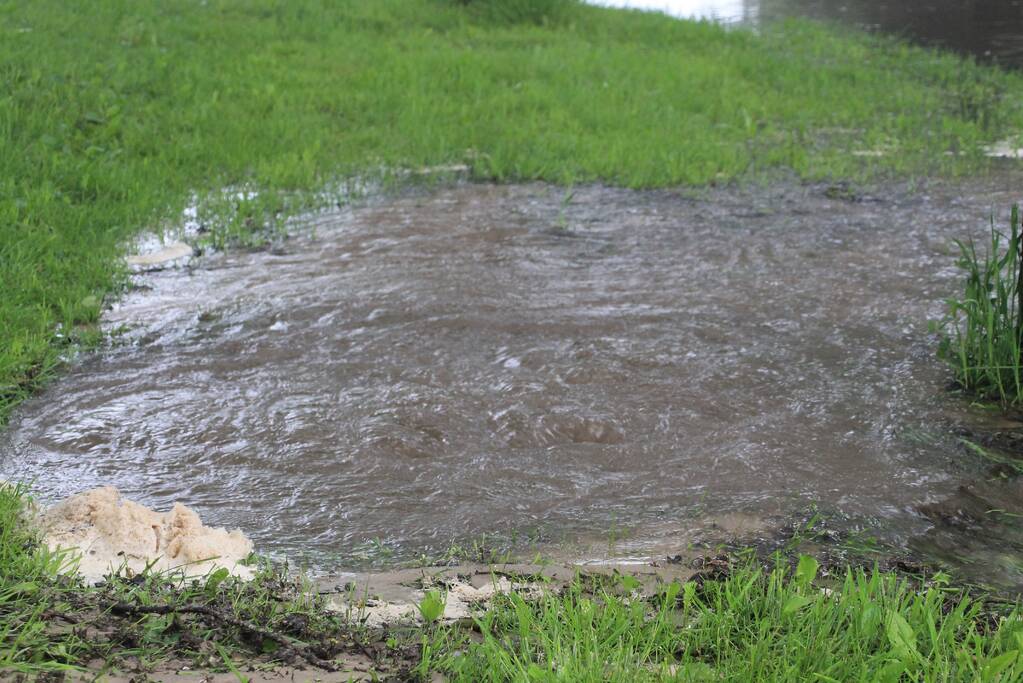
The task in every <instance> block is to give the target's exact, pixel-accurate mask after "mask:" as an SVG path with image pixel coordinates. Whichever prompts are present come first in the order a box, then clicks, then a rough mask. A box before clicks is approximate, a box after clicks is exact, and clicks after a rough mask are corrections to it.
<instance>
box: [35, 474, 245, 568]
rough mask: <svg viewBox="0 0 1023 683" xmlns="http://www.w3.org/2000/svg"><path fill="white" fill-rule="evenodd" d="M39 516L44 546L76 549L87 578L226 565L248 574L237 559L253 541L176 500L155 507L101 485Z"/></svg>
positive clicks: (239, 558)
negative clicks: (163, 509)
mask: <svg viewBox="0 0 1023 683" xmlns="http://www.w3.org/2000/svg"><path fill="white" fill-rule="evenodd" d="M39 522H40V526H41V528H42V531H43V533H44V537H43V542H44V543H45V544H46V545H47V546H48V547H50V548H51V549H53V550H57V549H61V548H63V549H72V548H73V549H77V550H78V552H79V553H80V560H79V562H78V566H77V570H78V572H79V573H80V574H81V575H82V576H83V577H84V578H85V579H86V580H88V581H98V580H100V579H102V578H103V577H104V576H105V575H107V574H110V573H111V572H114V573H118V572H121V571H127V572H130V573H132V574H138V573H141V572H143V571H145V570H146V569H147V568H149V569H150V570H154V571H164V570H170V569H180V570H183V571H184V572H185V573H187V574H188V575H192V576H201V575H204V574H207V573H209V572H210V571H212V570H214V569H216V568H218V567H225V568H227V569H228V570H229V571H231V572H232V573H234V574H235V575H236V576H240V577H243V578H247V577H249V576H251V570H250V569H249V568H248V567H245V566H243V565H241V564H239V563H240V562H241V561H242V560H244V559H245V558H247V557H248V556H249V555H250V554H251V553H252V541H250V540H249V539H248V538H247V537H246V536H245V534H243V533H242V532H241V531H240V530H235V531H227V530H226V529H222V528H214V527H208V526H205V525H203V523H202V521H201V520H200V519H199V515H197V514H196V513H195V511H193V510H191V509H190V508H188V507H186V506H184V505H181V504H180V503H176V504H175V505H174V507H173V508H172V509H171V510H170V511H169V512H166V513H160V512H155V511H153V510H150V509H149V508H147V507H145V506H142V505H139V504H138V503H135V502H133V501H130V500H124V499H122V498H121V494H120V493H119V492H118V491H117V489H116V488H113V487H110V486H105V487H101V488H97V489H92V490H90V491H86V492H84V493H79V494H77V495H74V496H71V497H70V498H68V499H67V500H64V501H62V502H60V503H58V504H56V505H54V506H53V507H51V508H49V509H48V510H46V511H45V512H43V513H42V514H41V515H40V519H39Z"/></svg>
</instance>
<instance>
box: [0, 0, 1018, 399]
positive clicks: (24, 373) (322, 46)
mask: <svg viewBox="0 0 1023 683" xmlns="http://www.w3.org/2000/svg"><path fill="white" fill-rule="evenodd" d="M488 8H489V9H488ZM496 8H504V9H502V10H501V11H502V12H505V11H506V10H507V9H508V8H517V9H515V14H514V16H512V15H508V16H504V15H500V13H499V14H494V12H496V11H497V10H496ZM537 12H539V14H537ZM484 15H486V17H484ZM481 17H482V18H481ZM487 17H489V18H487ZM530 17H533V19H530ZM537 17H539V20H536V18H537ZM551 17H556V18H557V20H556V21H552V20H550V18H551ZM484 19H486V20H484ZM1021 99H1023V77H1021V76H1020V75H1017V74H1010V73H1006V72H1002V71H999V70H996V69H993V68H989V67H984V66H979V65H977V64H975V63H973V62H971V61H968V60H964V59H961V58H959V57H956V56H952V55H948V54H942V53H937V52H932V51H927V50H923V49H918V48H913V47H909V46H907V45H905V44H902V43H899V42H896V41H893V40H887V39H883V38H879V37H868V36H865V35H860V34H853V33H849V34H846V33H841V32H838V31H836V30H832V29H828V28H824V27H821V26H818V25H815V24H812V23H807V22H790V23H786V24H782V25H779V26H777V27H774V28H770V29H766V30H764V31H763V32H762V33H761V34H754V33H751V32H746V31H738V30H735V31H730V30H726V29H724V28H721V27H719V26H715V25H713V24H709V23H699V22H689V21H678V20H674V19H670V18H668V17H665V16H660V15H652V14H643V13H637V12H626V11H620V10H609V9H603V8H597V7H589V6H584V5H582V4H580V3H574V2H558V1H557V0H547V1H546V2H544V1H541V0H516V2H514V3H506V2H500V3H498V2H491V1H490V0H472V1H471V2H468V3H459V2H451V1H449V0H375V1H374V2H355V1H351V0H349V1H347V2H327V1H325V0H296V1H295V2H288V3H281V2H277V1H276V0H210V1H209V2H195V1H194V0H167V1H165V2H159V3H157V2H129V1H128V0H96V1H95V2H90V3H84V4H83V3H67V2H58V1H57V0H35V1H34V2H30V3H26V2H18V1H16V0H0V419H2V418H3V416H4V415H6V414H7V413H8V411H9V409H10V407H11V406H12V405H14V404H15V403H16V402H17V401H19V400H21V399H22V398H23V397H24V396H25V395H26V394H27V393H28V392H29V391H31V390H32V389H33V388H34V387H36V386H38V385H39V384H40V382H41V381H43V380H44V379H45V378H46V377H47V376H48V375H49V374H50V373H51V372H52V371H53V369H54V368H55V367H57V365H59V363H60V362H61V360H62V358H64V357H65V356H66V354H67V353H68V352H69V351H70V350H71V349H73V348H74V347H75V346H76V345H78V344H82V343H85V344H88V343H91V342H94V341H95V340H96V339H97V335H96V333H95V323H96V322H97V320H98V317H99V313H100V310H101V308H102V306H103V304H104V301H105V300H106V299H107V297H108V296H109V295H110V294H111V293H112V292H114V291H116V289H117V287H118V286H119V285H120V283H122V282H123V277H122V274H123V273H122V271H121V269H120V267H119V266H118V265H117V257H118V255H119V254H120V252H121V249H122V245H123V243H124V242H125V240H127V239H129V238H130V237H132V236H133V235H135V234H137V233H138V232H139V231H140V230H143V229H154V230H160V229H162V228H163V227H165V226H169V225H173V224H175V223H177V222H179V221H180V216H181V211H182V209H183V207H185V205H186V204H188V203H189V202H192V201H194V202H196V203H198V204H199V205H200V206H202V207H204V210H203V212H202V213H203V216H202V220H203V223H204V227H205V228H206V229H208V230H209V236H210V239H211V241H212V242H213V243H214V244H217V245H223V244H226V243H228V242H231V241H233V240H239V239H241V240H246V241H252V240H253V235H256V236H258V235H260V234H263V231H264V230H266V229H267V228H268V227H269V229H270V230H271V231H272V230H273V229H275V228H277V229H279V226H280V225H281V223H280V222H281V221H282V220H283V219H284V218H285V217H286V216H287V215H289V214H294V213H295V212H297V211H301V210H303V209H305V208H308V207H310V206H312V205H318V204H322V203H324V202H329V201H337V200H339V198H341V197H342V196H343V195H344V193H343V192H341V191H340V190H339V187H338V186H339V181H340V180H343V179H350V178H355V177H359V178H364V179H365V178H373V177H377V176H380V175H383V174H385V173H386V170H387V169H400V168H418V167H421V166H429V165H438V164H452V163H462V162H464V163H468V164H469V165H470V166H471V173H472V176H473V177H474V178H476V179H492V180H530V179H543V180H547V181H552V182H555V183H563V184H566V185H570V184H572V183H576V182H586V181H603V182H608V183H613V184H617V185H623V186H629V187H655V186H670V185H679V184H706V183H721V182H729V181H732V180H735V179H742V178H757V177H762V176H763V175H764V174H770V173H773V172H776V171H778V170H781V169H785V171H786V173H794V174H795V175H796V176H798V177H802V178H823V177H832V178H838V177H842V178H856V177H867V176H872V175H873V176H876V175H877V174H884V173H898V174H916V173H931V172H939V173H957V172H962V171H972V170H976V169H977V168H980V167H982V165H983V163H984V160H983V158H982V155H981V152H980V148H981V146H982V145H983V144H985V143H990V142H993V141H996V140H999V139H1001V138H1004V137H1006V136H1009V135H1013V134H1016V133H1018V132H1020V131H1023V107H1021ZM875 152H884V154H881V155H880V156H872V155H873V154H874V153H875ZM857 153H866V155H859V156H858V155H857ZM948 153H951V154H948ZM225 189H229V190H231V191H232V192H237V191H242V192H246V191H247V192H250V193H251V192H258V194H255V195H253V194H241V195H237V194H231V193H230V192H229V193H227V194H225V192H224V190H225Z"/></svg>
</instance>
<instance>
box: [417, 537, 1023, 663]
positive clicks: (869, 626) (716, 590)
mask: <svg viewBox="0 0 1023 683" xmlns="http://www.w3.org/2000/svg"><path fill="white" fill-rule="evenodd" d="M816 572H817V563H816V561H815V560H813V559H812V558H810V557H804V558H802V559H801V561H800V563H799V566H798V568H797V569H796V571H795V572H790V571H789V569H788V568H787V566H785V565H779V566H778V567H777V568H775V569H773V570H771V571H765V570H764V569H762V568H760V567H759V566H757V565H748V566H745V567H741V568H739V569H737V570H735V571H733V572H732V573H731V574H730V575H729V576H727V577H725V578H721V579H717V580H708V581H705V582H704V583H703V584H702V585H701V584H699V583H697V582H689V583H685V584H678V583H672V584H668V585H666V586H664V587H663V588H661V589H660V591H659V592H658V593H657V594H655V595H654V596H653V598H652V599H642V598H640V597H637V596H636V595H633V594H631V592H630V588H631V586H630V583H629V580H630V577H621V578H620V579H619V581H618V582H609V583H606V584H604V585H598V586H597V587H596V588H594V587H593V586H591V585H589V584H587V583H584V582H581V581H579V582H576V583H575V584H572V585H571V586H569V587H568V589H567V590H565V591H563V592H554V591H548V592H546V593H545V594H544V595H543V597H542V598H540V599H539V600H527V599H524V598H523V597H522V596H519V595H516V594H512V595H509V596H507V597H506V598H504V599H502V600H501V602H500V603H499V604H497V605H496V606H494V607H493V608H492V609H491V610H490V611H488V612H487V613H486V614H485V615H484V616H482V617H481V618H479V619H477V620H476V622H475V627H474V630H476V631H478V635H477V634H474V633H471V632H467V631H459V630H434V631H433V632H432V633H431V635H429V636H427V637H425V638H424V644H423V652H424V657H423V659H422V661H421V663H420V671H421V672H424V673H425V672H429V671H434V670H439V671H442V672H443V673H445V674H446V675H448V676H449V677H450V680H453V681H537V682H539V681H573V682H579V681H594V682H595V683H596V682H598V681H622V682H625V681H821V682H836V681H842V682H846V681H890V682H892V683H894V682H896V681H1005V682H1007V681H1017V680H1020V678H1021V677H1023V620H1021V619H1023V615H1021V613H1020V611H1019V609H1018V607H1016V608H1015V609H1005V610H1004V611H1003V612H1002V613H1000V614H999V613H997V612H991V611H990V608H989V607H987V606H985V605H984V604H983V603H982V602H981V601H978V600H974V599H971V598H970V597H969V596H967V595H966V594H965V593H964V592H963V591H961V590H959V589H955V588H950V587H948V586H947V585H946V583H945V581H946V579H945V578H944V577H941V576H938V577H936V580H934V581H932V582H930V583H928V584H924V585H921V584H918V583H915V582H911V581H908V580H904V579H900V578H898V577H896V576H893V575H886V574H882V573H879V572H877V571H876V570H875V571H872V572H871V571H862V570H855V571H854V570H849V571H847V572H846V573H845V575H844V576H840V577H837V578H831V579H828V580H825V581H823V582H817V581H815V580H814V579H815V578H816V577H815V574H816ZM631 582H632V585H634V584H636V583H638V582H636V580H635V579H631Z"/></svg>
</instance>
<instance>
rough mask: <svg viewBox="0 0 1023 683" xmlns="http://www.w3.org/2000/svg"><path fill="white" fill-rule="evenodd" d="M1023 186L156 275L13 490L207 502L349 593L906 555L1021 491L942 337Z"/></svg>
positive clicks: (595, 226)
mask: <svg viewBox="0 0 1023 683" xmlns="http://www.w3.org/2000/svg"><path fill="white" fill-rule="evenodd" d="M1019 186H1020V184H1019V182H1018V178H1016V177H1013V178H1004V177H1003V178H1000V179H998V178H996V179H991V180H988V181H977V182H973V183H972V184H970V185H969V186H962V185H959V186H955V185H946V186H935V187H933V188H930V189H924V190H918V191H917V192H915V193H910V192H905V191H902V190H898V189H888V190H886V194H884V195H883V196H882V195H878V196H873V197H872V196H861V197H857V196H854V195H853V194H852V193H849V192H834V191H831V190H829V188H826V187H823V186H818V187H799V186H784V187H778V186H776V187H771V188H760V189H749V190H735V189H729V190H713V191H707V192H705V193H701V194H699V195H693V196H686V195H683V194H679V193H677V192H670V191H656V192H637V191H630V190H620V189H607V188H601V187H585V188H577V189H576V190H575V192H574V195H573V197H572V199H571V202H570V203H568V204H567V205H565V204H564V201H563V200H564V197H565V192H564V190H560V189H556V188H551V187H547V186H544V185H525V186H487V185H462V186H456V187H453V188H449V189H444V190H440V191H436V192H434V193H430V194H425V193H423V192H419V193H410V194H407V195H403V196H399V197H392V198H388V199H379V200H374V201H370V202H368V203H365V204H363V205H360V206H357V207H355V208H350V209H347V210H344V211H341V212H338V213H336V214H332V215H324V216H321V217H320V218H318V223H317V225H316V226H315V231H314V232H315V234H314V235H312V236H308V235H307V236H300V237H296V238H293V239H291V240H289V241H286V242H285V243H284V244H283V246H282V247H281V248H276V249H275V250H274V251H273V252H266V251H264V252H251V253H250V252H234V253H230V254H226V255H220V256H216V257H212V258H210V259H207V260H206V261H204V262H202V264H201V266H200V267H197V268H193V269H190V270H187V269H186V270H176V271H175V270H169V271H163V272H155V273H147V274H144V275H139V276H136V277H137V278H138V282H139V283H141V284H143V285H145V286H144V287H142V288H141V289H140V290H139V291H136V292H135V293H133V294H131V295H129V296H128V297H127V298H126V299H125V300H124V301H123V302H121V303H120V304H118V305H116V306H115V307H114V309H113V310H112V311H109V312H108V314H107V315H106V323H105V324H106V325H107V326H108V328H110V329H116V328H119V327H122V326H127V327H128V328H130V331H129V332H127V333H125V334H123V335H121V336H120V337H119V342H118V343H116V344H115V345H113V346H111V347H110V348H108V349H105V350H104V351H102V352H100V353H97V354H94V355H92V356H90V357H87V358H86V359H84V360H83V361H82V362H81V363H80V364H78V365H76V366H75V367H74V368H72V369H71V370H70V371H69V372H68V373H67V374H66V375H65V376H64V377H63V378H62V379H61V380H59V381H57V382H54V383H53V384H52V385H51V386H50V387H49V389H48V390H47V391H45V392H43V393H41V394H39V395H38V396H36V397H35V398H33V399H32V400H30V401H28V402H27V403H25V404H24V405H23V406H22V407H21V409H20V410H19V411H18V412H17V414H16V416H15V418H14V419H13V421H12V423H11V425H10V428H9V429H8V430H7V431H6V432H5V433H3V434H2V435H0V476H3V477H6V478H10V479H19V480H30V481H34V482H35V486H36V488H37V490H38V491H40V492H41V493H42V494H43V495H44V497H47V498H50V499H54V498H58V497H64V496H66V495H68V494H71V493H74V492H77V491H81V490H83V489H86V488H91V487H94V486H97V485H112V486H116V487H118V488H119V489H120V490H121V492H122V493H123V494H124V495H125V496H126V497H128V498H131V499H133V500H137V501H139V502H140V503H143V504H145V505H147V506H149V507H152V508H155V509H161V510H164V509H168V508H169V507H170V505H171V504H172V503H173V502H174V501H179V500H180V501H182V502H184V503H186V504H188V505H189V506H191V507H194V508H195V509H196V510H197V511H198V513H199V514H200V515H201V516H202V518H203V520H204V521H205V522H207V523H208V524H212V525H216V526H225V527H228V528H241V529H243V530H245V532H246V533H247V534H249V535H250V536H251V537H252V538H253V540H254V542H255V544H256V547H257V548H259V549H260V550H263V551H271V552H276V553H282V554H288V555H290V556H292V557H298V558H304V559H306V560H308V561H310V562H312V563H314V564H315V565H318V566H322V567H329V566H336V565H338V564H341V565H344V564H345V563H346V562H350V561H351V558H352V557H358V556H360V555H359V553H360V552H362V551H360V549H365V548H366V547H367V545H373V546H374V547H376V548H378V549H379V551H380V553H381V554H383V555H386V556H387V557H392V558H394V559H401V558H408V557H413V556H416V555H418V554H419V553H422V552H437V551H442V550H443V549H444V548H446V547H447V546H448V544H450V543H452V542H453V541H465V540H466V539H472V538H474V537H476V536H478V535H480V534H484V533H485V534H491V535H493V534H497V535H498V536H499V537H501V538H504V539H510V540H509V542H514V541H515V539H535V538H542V539H553V540H564V539H569V540H570V539H572V538H574V537H579V538H581V537H583V536H589V537H592V536H594V535H596V536H597V537H599V536H600V535H601V534H605V533H606V532H607V531H608V530H609V529H614V528H616V527H629V528H631V529H633V531H632V532H631V534H630V536H629V540H628V541H627V542H623V543H622V544H621V548H622V551H623V552H624V553H625V554H626V555H628V556H636V555H637V554H638V552H637V549H640V550H641V549H642V548H643V547H644V546H643V543H644V539H646V540H649V541H650V542H651V543H653V544H654V545H656V546H657V547H658V548H660V547H663V546H664V545H665V541H666V539H667V542H670V541H671V539H673V538H677V537H676V536H674V535H673V534H674V532H672V531H671V529H676V530H677V529H679V528H684V527H686V526H687V525H695V524H704V522H701V521H700V520H714V519H716V520H722V519H726V518H727V519H731V520H732V521H730V522H728V523H727V524H733V525H738V527H737V528H741V529H746V530H747V531H748V530H749V529H750V528H757V529H758V528H759V526H758V525H759V524H760V522H758V521H757V520H762V519H766V518H768V517H770V518H778V519H781V518H784V517H785V516H786V515H792V514H796V513H799V512H801V511H805V510H806V509H807V506H809V505H817V506H819V508H820V509H821V510H822V512H829V511H830V512H834V513H835V514H839V515H841V516H842V519H847V520H851V521H850V524H851V525H855V526H856V528H858V529H861V530H862V529H867V530H869V531H870V533H871V534H876V535H877V536H878V537H879V538H882V539H886V540H888V541H890V542H895V543H900V544H905V543H907V542H908V541H909V539H911V538H913V537H916V536H919V535H920V534H922V533H925V532H926V531H927V530H928V529H929V528H930V527H931V525H932V522H933V517H934V515H931V516H928V515H927V514H925V513H924V512H922V511H921V507H924V508H926V506H928V505H933V504H935V503H937V502H940V501H942V500H945V499H947V498H948V497H949V496H952V495H954V494H956V492H957V491H958V490H959V487H960V486H961V485H962V484H963V482H965V481H968V480H972V479H973V478H976V477H978V476H983V473H984V472H985V471H986V469H985V468H986V467H987V466H988V465H990V463H988V462H986V461H985V460H984V459H983V458H979V457H976V456H971V455H970V454H969V453H968V452H966V451H965V450H964V449H963V447H962V444H961V443H960V442H959V440H958V437H957V436H956V433H955V430H954V429H953V428H952V425H954V424H955V423H956V422H957V421H960V420H962V419H964V418H963V417H962V413H961V410H962V408H961V406H962V404H961V403H960V402H958V401H957V400H956V399H954V398H951V397H950V396H949V394H948V393H947V391H946V386H947V383H948V381H949V375H948V373H947V372H946V369H945V368H944V367H943V366H942V365H941V364H940V363H939V362H938V361H937V360H936V358H935V356H934V348H935V344H934V340H933V339H932V338H930V337H929V336H928V334H927V331H926V321H927V320H928V319H929V318H935V317H938V316H939V315H940V313H941V310H942V309H941V301H942V299H943V298H944V297H946V296H948V295H949V294H950V293H952V292H954V291H955V288H956V286H957V280H958V274H957V273H956V271H955V269H954V267H953V256H952V253H951V250H950V248H949V244H950V240H951V239H952V238H953V237H962V236H964V235H968V234H973V235H977V236H982V235H983V234H984V231H985V230H986V228H987V216H988V215H990V213H991V212H992V211H995V212H996V213H997V215H998V216H999V217H1000V216H1002V214H1004V213H1006V212H1007V209H1008V206H1009V205H1010V204H1011V202H1012V201H1013V200H1016V199H1018V195H1016V194H1014V193H1013V192H1011V191H1009V190H1007V189H1006V188H1013V187H1016V188H1018V187H1019ZM849 199H855V200H856V201H850V200H849ZM922 435H923V436H922ZM924 437H926V438H924ZM729 515H731V517H728V516H729ZM750 520H752V521H750ZM727 524H726V526H727ZM744 525H745V526H744ZM644 529H648V530H652V531H650V532H649V533H648V534H647V535H646V536H644ZM537 530H539V531H540V533H539V536H538V535H537Z"/></svg>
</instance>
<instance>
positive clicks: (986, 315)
mask: <svg viewBox="0 0 1023 683" xmlns="http://www.w3.org/2000/svg"><path fill="white" fill-rule="evenodd" d="M956 244H957V246H958V247H959V261H958V265H959V267H960V269H961V270H963V272H964V273H965V275H966V277H965V278H964V283H963V293H962V296H961V298H951V299H949V300H948V313H947V314H946V317H945V319H944V320H943V321H942V324H941V331H942V333H943V337H942V340H941V345H940V347H939V353H940V355H941V356H942V357H943V358H944V359H945V360H947V361H948V362H949V364H950V365H951V366H952V369H953V371H954V372H955V376H956V380H957V381H958V382H959V384H961V385H962V386H963V387H964V388H965V389H966V390H968V391H970V392H972V393H974V394H976V395H978V396H979V397H981V398H984V399H991V400H995V401H999V402H1002V403H1004V404H1007V405H1019V404H1021V403H1023V368H1021V359H1020V353H1021V351H1023V288H1021V287H1020V285H1021V280H1023V261H1021V259H1023V231H1021V225H1020V216H1019V207H1017V206H1013V207H1012V213H1011V216H1010V219H1009V230H1008V232H1002V231H1000V230H997V229H996V228H995V226H994V221H992V225H991V238H990V241H989V242H988V244H987V249H986V251H985V252H983V253H979V252H978V251H977V247H976V245H975V244H974V243H973V241H972V240H971V241H957V242H956Z"/></svg>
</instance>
